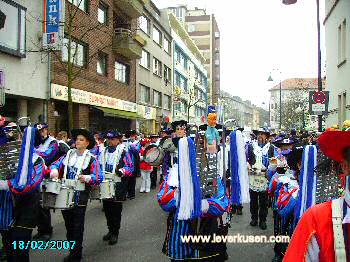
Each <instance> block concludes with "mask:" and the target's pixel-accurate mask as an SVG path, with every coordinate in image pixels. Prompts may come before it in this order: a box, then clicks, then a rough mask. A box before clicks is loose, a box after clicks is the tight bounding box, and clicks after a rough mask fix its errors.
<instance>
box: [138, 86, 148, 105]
mask: <svg viewBox="0 0 350 262" xmlns="http://www.w3.org/2000/svg"><path fill="white" fill-rule="evenodd" d="M140 101H141V102H142V103H146V104H149V103H150V102H151V90H150V88H149V87H148V86H144V85H140Z"/></svg>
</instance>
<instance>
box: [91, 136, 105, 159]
mask: <svg viewBox="0 0 350 262" xmlns="http://www.w3.org/2000/svg"><path fill="white" fill-rule="evenodd" d="M103 136H104V135H103V133H97V132H96V133H95V134H94V138H95V141H96V144H95V146H94V148H93V149H91V150H90V153H91V154H93V155H94V156H95V157H97V158H98V157H99V155H100V153H101V152H102V150H103V149H104V141H103Z"/></svg>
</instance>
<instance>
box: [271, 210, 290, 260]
mask: <svg viewBox="0 0 350 262" xmlns="http://www.w3.org/2000/svg"><path fill="white" fill-rule="evenodd" d="M293 220H294V219H293V216H292V215H291V216H290V217H288V218H287V219H286V221H285V224H284V225H283V224H282V218H281V216H280V215H278V212H277V210H274V211H273V224H274V230H273V231H274V232H273V233H274V235H275V236H291V232H289V229H290V227H291V225H292V224H293ZM287 248H288V243H277V242H276V243H275V245H274V247H273V249H274V251H275V255H277V256H278V257H279V258H280V259H281V260H280V261H282V259H283V257H284V254H285V253H286V251H287Z"/></svg>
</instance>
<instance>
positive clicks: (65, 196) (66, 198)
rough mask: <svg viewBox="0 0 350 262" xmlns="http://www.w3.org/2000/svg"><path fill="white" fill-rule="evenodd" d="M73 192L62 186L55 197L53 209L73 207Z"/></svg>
mask: <svg viewBox="0 0 350 262" xmlns="http://www.w3.org/2000/svg"><path fill="white" fill-rule="evenodd" d="M73 199H74V190H73V189H72V188H69V187H66V186H64V185H63V186H62V187H61V191H60V193H59V194H58V195H57V198H56V203H55V208H57V209H68V208H71V207H73V205H74V201H73Z"/></svg>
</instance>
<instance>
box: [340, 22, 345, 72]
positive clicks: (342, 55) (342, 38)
mask: <svg viewBox="0 0 350 262" xmlns="http://www.w3.org/2000/svg"><path fill="white" fill-rule="evenodd" d="M345 61H346V20H344V21H343V22H342V23H341V24H340V25H339V27H338V66H341V65H342V64H344V62H345Z"/></svg>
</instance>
